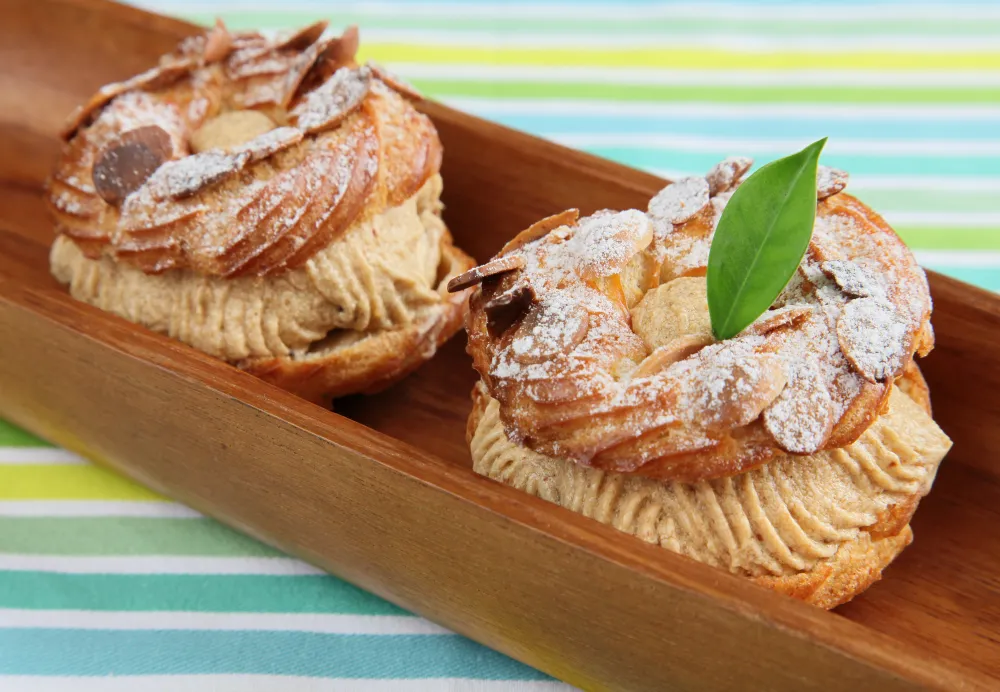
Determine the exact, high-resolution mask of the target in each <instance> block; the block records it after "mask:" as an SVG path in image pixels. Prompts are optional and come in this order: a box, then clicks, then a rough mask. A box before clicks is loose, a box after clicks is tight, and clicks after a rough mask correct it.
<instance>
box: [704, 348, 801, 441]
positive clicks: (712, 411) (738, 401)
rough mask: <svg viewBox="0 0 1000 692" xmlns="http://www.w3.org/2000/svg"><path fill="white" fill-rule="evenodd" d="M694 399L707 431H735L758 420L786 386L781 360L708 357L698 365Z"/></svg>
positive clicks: (768, 355) (754, 356)
mask: <svg viewBox="0 0 1000 692" xmlns="http://www.w3.org/2000/svg"><path fill="white" fill-rule="evenodd" d="M699 374H700V379H699V381H698V383H697V385H696V387H695V389H697V390H699V391H697V392H695V400H696V402H697V404H698V407H697V408H696V409H695V410H700V414H701V415H702V416H703V417H704V424H705V427H706V429H708V430H732V429H733V428H738V427H742V426H744V425H747V424H749V423H750V422H751V421H753V420H755V419H756V418H757V417H758V416H759V415H760V414H761V412H762V411H763V410H764V409H765V408H767V407H768V406H769V405H770V404H771V402H773V401H774V400H775V399H776V398H777V397H778V395H779V394H781V391H782V389H784V387H785V381H786V380H785V372H784V369H783V368H782V366H781V359H780V358H779V357H778V356H776V355H774V354H771V353H749V354H747V355H738V356H736V357H734V358H732V359H731V360H729V359H728V358H726V359H720V360H719V361H717V362H713V361H711V360H709V361H708V362H707V363H705V364H702V365H701V366H700V368H699Z"/></svg>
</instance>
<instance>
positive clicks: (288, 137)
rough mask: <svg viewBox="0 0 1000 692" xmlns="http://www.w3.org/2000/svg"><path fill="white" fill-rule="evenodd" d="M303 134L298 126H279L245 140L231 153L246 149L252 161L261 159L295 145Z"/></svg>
mask: <svg viewBox="0 0 1000 692" xmlns="http://www.w3.org/2000/svg"><path fill="white" fill-rule="evenodd" d="M303 136H304V135H303V134H302V130H299V129H297V128H294V127H278V128H275V129H274V130H271V131H270V132H265V133H264V134H262V135H258V136H257V137H254V138H253V139H251V140H250V141H248V142H244V143H243V144H241V145H239V146H238V147H235V148H233V149H232V150H230V153H232V154H236V153H239V152H244V151H245V152H246V153H248V154H250V162H254V161H261V160H263V159H266V158H267V157H269V156H272V155H274V154H276V153H278V152H279V151H282V150H283V149H288V148H289V147H292V146H295V145H296V144H298V143H299V142H301V141H302V138H303Z"/></svg>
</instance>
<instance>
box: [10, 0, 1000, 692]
mask: <svg viewBox="0 0 1000 692" xmlns="http://www.w3.org/2000/svg"><path fill="white" fill-rule="evenodd" d="M191 30H192V29H191V27H189V26H188V25H186V24H183V23H181V22H176V21H173V20H167V19H163V18H156V17H153V16H151V15H147V14H145V13H143V12H140V11H138V10H133V9H128V8H122V7H120V6H117V5H112V4H110V3H106V2H100V1H98V0H32V1H31V2H24V1H22V0H15V1H14V2H12V3H11V2H8V3H6V4H4V5H3V7H2V8H0V46H2V48H0V51H3V52H2V53H0V59H3V60H4V64H5V65H9V66H11V68H10V69H9V70H7V72H6V74H5V75H4V76H3V77H2V82H0V86H2V87H3V88H2V89H0V93H2V95H0V415H2V416H4V417H9V418H11V419H13V420H15V421H17V422H19V423H20V424H22V425H25V426H26V427H28V428H30V429H32V430H34V431H36V432H38V433H39V434H41V435H43V436H45V437H47V438H49V439H52V440H54V441H56V442H58V443H60V444H62V445H65V446H67V447H69V448H71V449H74V450H76V451H78V452H81V453H83V454H86V455H87V456H90V457H92V458H95V459H97V460H99V461H102V462H104V463H108V464H110V465H112V466H115V467H116V468H119V469H121V470H122V471H124V472H125V473H127V474H129V475H131V476H133V477H135V478H137V479H138V480H139V481H140V482H143V483H146V484H147V485H150V486H151V487H154V488H156V489H158V490H160V491H162V492H165V493H167V494H170V495H172V496H174V497H177V498H179V499H180V500H182V501H184V502H187V503H189V504H191V505H192V506H194V507H196V508H198V509H200V510H202V511H205V512H207V513H209V514H212V515H213V516H216V517H218V518H220V519H221V520H223V521H225V522H227V523H229V524H231V525H233V526H236V527H238V528H240V529H242V530H245V531H247V532H249V533H251V534H253V535H255V536H257V537H259V538H261V539H263V540H265V541H267V542H269V543H272V544H274V545H277V546H279V547H281V548H282V549H284V550H287V551H288V552H290V553H292V554H295V555H299V556H301V557H303V558H305V559H307V560H309V561H311V562H314V563H315V564H318V565H320V566H322V567H324V568H325V569H328V570H330V571H332V572H334V573H336V574H338V575H340V576H342V577H344V578H346V579H348V580H350V581H353V582H354V583H357V584H359V585H360V586H362V587H364V588H367V589H369V590H372V591H374V592H376V593H378V594H380V595H382V596H384V597H386V598H388V599H389V600H391V601H393V602H395V603H398V604H400V605H402V606H403V607H406V608H409V609H411V610H414V611H416V612H419V613H421V614H423V615H425V616H427V617H429V618H430V619H432V620H435V621H437V622H440V623H442V624H444V625H446V626H448V627H451V628H452V629H455V630H457V631H459V632H461V633H463V634H466V635H468V636H471V637H473V638H475V639H477V640H479V641H482V642H484V643H485V644H487V645H489V646H493V647H495V648H497V649H500V650H501V651H504V652H506V653H508V654H510V655H513V656H515V657H516V658H519V659H521V660H523V661H525V662H527V663H529V664H531V665H535V666H537V667H539V668H541V669H543V670H545V671H547V672H549V673H551V674H553V675H556V676H558V677H561V678H563V679H566V680H569V681H570V682H572V683H574V684H576V685H579V686H581V687H584V688H587V689H609V690H610V689H613V690H662V689H677V690H687V689H691V690H704V689H733V690H744V689H774V690H801V689H831V688H845V689H849V688H850V687H855V688H857V689H880V690H883V689H884V690H897V689H899V690H901V689H916V688H920V687H929V688H935V689H941V690H955V689H990V688H995V687H996V686H997V685H998V684H1000V610H998V604H1000V583H998V577H997V575H998V574H1000V535H998V534H997V532H996V530H995V527H996V526H998V525H1000V462H998V461H997V459H996V455H995V453H994V452H993V451H992V450H994V449H996V448H997V447H998V444H1000V439H998V437H1000V394H998V392H1000V381H998V380H1000V357H998V355H997V349H996V347H995V345H996V343H997V341H998V339H1000V305H998V303H1000V301H998V300H997V298H996V297H994V296H993V295H991V294H987V293H985V292H982V291H978V290H976V289H972V288H971V287H968V286H966V285H964V284H961V283H959V282H955V281H952V280H950V279H945V278H943V277H939V276H936V275H934V276H932V288H933V292H934V294H935V302H936V313H935V325H936V328H937V331H938V347H937V350H936V351H935V353H934V354H933V355H932V357H931V358H930V359H929V360H928V361H927V368H926V372H927V376H928V379H929V380H930V382H931V385H932V391H933V394H934V400H935V408H936V415H937V418H938V419H939V420H940V421H941V422H942V424H943V426H944V427H945V429H946V430H947V431H948V432H949V434H951V435H952V437H953V438H954V439H955V441H956V445H955V449H954V451H953V452H952V454H951V455H950V456H949V458H948V459H947V460H946V462H945V464H944V466H943V467H942V470H941V473H940V476H939V478H938V481H937V484H936V486H935V490H934V492H933V493H932V494H931V496H930V497H929V498H927V500H925V501H924V502H923V503H922V505H921V507H920V509H919V511H918V512H917V516H916V520H915V524H914V528H915V531H916V535H917V538H916V542H915V544H914V546H913V547H911V548H910V549H908V550H907V551H906V552H904V554H903V556H902V557H901V558H900V559H899V560H898V561H897V562H896V563H895V564H894V565H893V566H892V567H891V568H890V569H889V570H888V571H887V573H886V576H885V579H884V580H883V581H882V582H880V583H879V584H877V585H876V586H875V587H873V588H872V589H871V590H870V591H868V592H867V593H866V594H864V595H863V596H862V597H860V598H859V599H857V600H856V601H854V602H853V603H851V604H850V605H848V606H846V607H844V608H841V609H840V611H839V612H838V613H834V614H830V613H824V612H821V611H818V610H815V609H813V608H810V607H808V606H804V605H802V604H800V603H797V602H794V601H791V600H788V599H785V598H782V597H780V596H777V595H776V594H772V593H770V592H767V591H764V590H762V589H759V588H757V587H755V586H753V585H752V584H749V583H746V582H744V581H741V580H739V579H736V578H733V577H730V576H729V575H727V574H723V573H720V572H718V571H716V570H713V569H710V568H708V567H705V566H703V565H699V564H696V563H693V562H690V561H688V560H686V559H684V558H681V557H679V556H676V555H673V554H671V553H669V552H667V551H663V550H661V549H657V548H654V547H651V546H647V545H645V544H643V543H641V542H639V541H634V540H630V539H626V538H625V537H623V536H622V535H620V534H618V533H616V532H615V531H613V530H612V529H610V528H608V527H605V526H602V525H599V524H597V523H595V522H591V521H589V520H587V519H585V518H583V517H580V516H578V515H576V514H572V513H569V512H566V511H564V510H561V509H559V508H557V507H554V506H551V505H548V504H546V503H543V502H541V501H539V500H537V499H535V498H531V497H526V496H524V495H522V494H520V493H517V492H516V491H514V490H512V489H510V488H507V487H504V486H500V485H498V484H494V483H491V482H489V481H486V480H484V479H482V478H479V477H477V476H475V475H474V474H473V473H472V472H471V471H470V470H469V468H468V465H469V458H468V452H467V449H466V447H465V443H464V425H465V416H466V414H467V412H468V408H469V399H468V396H469V389H470V387H471V383H472V382H473V380H474V376H473V374H472V371H471V368H470V367H469V362H468V359H467V357H466V356H465V354H464V352H463V350H462V343H461V340H460V339H459V340H456V341H454V342H452V343H451V344H449V346H448V347H447V348H445V349H443V350H442V351H441V352H440V353H439V354H438V356H437V357H436V358H435V359H434V360H433V361H432V362H431V363H429V364H428V365H427V366H425V367H424V368H422V369H421V370H420V371H418V372H417V373H416V374H415V375H413V376H411V377H410V378H408V379H407V380H405V381H404V382H403V383H401V384H400V385H398V386H397V387H394V388H393V389H392V390H390V391H388V392H386V393H384V394H381V395H378V396H375V397H352V398H349V399H346V400H342V401H339V402H338V403H337V408H338V412H339V414H340V415H338V414H334V413H331V412H329V411H324V410H323V409H321V408H319V407H316V406H313V405H310V404H307V403H305V402H303V401H300V400H298V399H296V398H294V397H292V396H291V395H289V394H287V393H285V392H282V391H279V390H276V389H274V388H272V387H269V386H267V385H264V384H262V383H260V382H259V381H257V380H254V379H253V378H251V377H249V376H248V375H246V374H245V373H242V372H239V371H237V370H236V369H234V368H231V367H229V366H226V365H225V364H223V363H220V362H218V361H215V360H213V359H211V358H208V357H206V356H204V355H202V354H200V353H197V352H195V351H193V350H191V349H189V348H187V347H185V346H183V345H181V344H179V343H176V342H173V341H171V340H169V339H166V338H163V337H160V336H158V335H155V334H151V333H149V332H147V331H145V330H143V329H141V328H138V327H136V326H134V325H131V324H128V323H126V322H124V321H122V320H119V319H117V318H115V317H113V316H110V315H107V314H104V313H101V312H99V311H97V310H95V309H93V308H90V307H88V306H86V305H81V304H78V303H76V302H74V301H72V300H71V299H70V298H69V297H68V296H67V295H66V294H65V292H64V291H63V290H62V289H61V288H60V287H59V286H57V285H56V284H55V282H54V281H53V280H52V279H51V278H50V277H49V275H48V271H47V245H48V243H49V242H50V239H51V229H50V225H49V221H48V219H47V218H46V216H45V214H44V210H43V207H42V204H41V201H40V197H39V195H40V186H41V183H42V180H43V179H44V175H45V173H46V171H47V169H48V165H49V163H50V161H51V159H52V157H53V156H54V154H55V153H56V151H57V147H58V143H57V142H56V140H55V137H54V132H55V129H56V128H57V127H58V125H59V123H60V122H61V117H55V115H53V114H54V113H62V112H64V111H67V110H68V109H69V107H71V105H72V104H74V103H76V102H78V101H81V100H83V99H85V98H86V97H87V96H88V95H89V94H90V92H91V91H92V90H93V89H95V88H96V87H98V86H99V85H100V84H103V83H104V82H107V81H110V80H113V79H118V78H121V77H125V76H128V75H129V74H131V73H133V72H136V71H139V70H141V69H143V68H145V67H147V66H149V65H151V64H152V63H153V62H155V59H156V56H157V55H158V54H159V53H160V52H162V51H163V50H165V49H167V48H169V47H170V45H172V43H173V42H174V41H175V40H176V39H177V38H179V37H180V36H183V35H185V34H186V33H188V32H190V31H191ZM27 97H30V98H31V100H32V101H31V102H32V104H33V105H32V108H30V109H27V108H25V107H24V106H23V104H22V103H21V101H20V100H19V99H20V98H27ZM426 110H427V112H428V113H430V114H431V116H432V117H433V118H434V119H435V122H436V123H437V125H438V128H439V130H440V131H441V134H442V138H443V139H444V142H445V146H446V156H445V171H444V174H445V178H446V192H445V202H446V205H447V211H446V214H447V220H448V221H449V224H450V225H451V226H452V228H453V229H454V231H455V233H456V235H457V237H458V240H459V242H460V244H462V245H463V246H465V247H467V248H469V249H470V250H471V251H473V252H474V253H476V254H477V255H478V256H480V257H486V256H488V255H489V254H491V253H492V252H493V251H495V250H496V249H497V248H498V247H499V246H500V245H501V244H502V243H503V242H504V240H505V239H506V238H508V237H510V236H511V235H513V234H514V233H515V232H517V231H518V230H520V229H521V228H523V227H525V226H527V225H528V224H529V223H530V222H532V221H533V220H535V219H537V218H538V217H540V216H544V215H546V214H549V213H552V212H554V211H559V210H561V209H563V208H566V207H569V206H582V207H583V209H584V210H585V211H589V210H592V209H595V208H599V207H605V206H606V207H613V208H624V207H630V206H644V205H645V202H646V200H647V199H648V198H649V196H650V194H652V192H654V191H655V190H657V189H658V188H659V186H660V185H661V184H662V182H661V181H659V180H657V179H655V178H653V177H652V176H649V175H646V174H643V173H639V172H637V171H631V170H629V169H626V168H623V167H621V166H618V165H616V164H613V163H610V162H605V161H600V160H598V159H594V158H593V157H590V156H587V155H585V154H579V153H574V152H568V151H567V150H565V149H562V148H560V147H558V146H556V145H552V144H547V143H542V142H539V141H538V140H535V139H534V138H531V137H528V136H527V135H523V134H520V133H513V132H511V131H510V130H507V129H506V128H502V127H500V126H497V125H492V124H489V123H484V122H482V121H479V120H477V119H475V118H471V117H470V116H466V115H462V114H458V113H455V112H454V111H451V110H449V109H447V108H445V107H443V106H440V105H437V104H427V105H426ZM36 113H37V114H39V115H37V117H36V116H35V114H36Z"/></svg>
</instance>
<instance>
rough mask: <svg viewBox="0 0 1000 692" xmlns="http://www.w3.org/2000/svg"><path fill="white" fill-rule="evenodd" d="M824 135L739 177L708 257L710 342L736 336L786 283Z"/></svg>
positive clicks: (812, 213)
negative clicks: (752, 172) (742, 177)
mask: <svg viewBox="0 0 1000 692" xmlns="http://www.w3.org/2000/svg"><path fill="white" fill-rule="evenodd" d="M824 144H826V137H824V138H823V139H821V140H819V141H818V142H813V143H812V144H810V145H809V146H807V147H806V148H805V149H803V150H802V151H800V152H798V153H797V154H792V155H791V156H786V157H785V158H783V159H778V160H777V161H772V162H771V163H769V164H767V165H766V166H762V167H761V168H760V170H758V171H757V172H756V173H754V174H753V175H751V176H750V177H749V178H747V179H746V180H745V181H743V183H742V184H741V185H740V186H739V187H738V188H737V189H736V192H735V193H733V196H732V198H731V199H730V200H729V203H728V204H727V205H726V208H725V210H724V211H723V212H722V218H721V219H719V225H718V227H717V228H716V230H715V237H714V238H713V239H712V247H711V249H710V250H709V254H708V277H707V280H708V312H709V315H710V316H711V318H712V333H713V334H714V335H715V338H716V339H719V340H720V341H721V340H722V339H728V338H730V337H733V336H736V335H737V334H739V333H740V332H741V331H743V330H744V329H745V328H746V327H747V326H748V325H750V324H751V323H752V322H753V321H754V320H756V319H757V318H758V317H760V316H761V315H762V314H763V313H764V311H765V310H767V309H768V308H769V307H771V304H772V303H774V300H775V298H777V297H778V294H780V293H781V291H782V290H784V288H785V286H786V285H788V280H789V279H791V278H792V274H794V273H795V270H796V268H797V267H798V266H799V262H801V261H802V256H803V255H804V254H805V252H806V248H808V247H809V239H810V238H811V237H812V232H813V224H815V222H816V168H817V166H818V165H819V155H820V152H821V151H823V145H824Z"/></svg>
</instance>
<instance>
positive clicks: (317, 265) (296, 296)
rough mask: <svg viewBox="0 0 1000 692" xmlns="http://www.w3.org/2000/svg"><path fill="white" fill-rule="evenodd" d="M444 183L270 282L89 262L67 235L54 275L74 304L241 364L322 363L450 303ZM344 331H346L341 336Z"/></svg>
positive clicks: (57, 250) (54, 260) (54, 255)
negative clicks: (333, 352)
mask: <svg viewBox="0 0 1000 692" xmlns="http://www.w3.org/2000/svg"><path fill="white" fill-rule="evenodd" d="M440 195H441V178H440V176H434V177H432V178H431V179H430V180H428V181H427V183H425V184H424V186H423V187H422V188H421V189H420V190H419V191H418V192H417V194H416V195H414V196H413V197H411V198H410V199H408V200H407V201H405V202H404V203H403V204H400V205H399V206H397V207H393V208H391V209H388V210H386V211H385V212H383V213H382V214H379V215H378V216H375V217H373V218H370V219H366V220H363V221H361V222H359V223H356V224H354V225H352V226H351V227H350V228H348V229H347V231H346V232H345V233H344V234H343V235H342V236H340V237H338V238H337V239H335V240H334V241H333V242H332V243H330V244H329V245H328V246H327V247H325V248H323V249H322V250H320V251H319V252H318V253H316V255H314V256H313V257H312V258H311V259H310V260H309V261H307V262H306V263H305V264H304V265H303V266H301V267H299V268H297V269H293V270H290V271H287V272H284V273H281V274H276V275H273V276H267V277H236V278H228V279H226V278H220V277H215V276H206V275H202V274H198V273H195V272H192V271H190V270H176V271H168V272H165V273H163V274H146V273H144V272H142V271H141V270H139V269H137V268H135V267H133V266H131V265H129V264H126V263H124V262H118V261H115V260H114V259H112V258H110V257H102V258H100V259H96V260H92V259H88V258H86V257H85V256H84V255H83V253H82V252H81V251H80V249H79V248H78V247H77V246H76V244H75V243H74V242H73V241H72V240H70V239H69V238H66V237H65V236H60V237H59V238H57V239H56V241H55V243H54V244H53V246H52V252H51V256H50V261H51V267H52V273H53V274H54V275H55V277H56V278H57V279H58V280H59V281H60V282H62V283H64V284H67V285H68V286H69V289H70V293H71V294H72V295H73V297H74V298H76V299H78V300H82V301H84V302H87V303H90V304H92V305H95V306H97V307H99V308H101V309H102V310H105V311H108V312H112V313H114V314H117V315H119V316H121V317H123V318H125V319H127V320H130V321H132V322H136V323H139V324H142V325H145V326H146V327H149V328H150V329H153V330H155V331H158V332H161V333H163V334H166V335H168V336H171V337H173V338H176V339H179V340H180V341H183V342H185V343H187V344H189V345H191V346H193V347H194V348H197V349H199V350H201V351H204V352H206V353H208V354H210V355H213V356H216V357H219V358H223V359H225V360H228V361H232V362H239V361H242V360H246V359H250V358H266V357H293V358H303V359H306V358H310V357H315V356H316V355H317V354H318V353H319V352H320V351H322V350H324V349H327V348H331V347H333V346H336V345H337V344H340V343H351V342H354V341H357V340H358V339H360V338H364V337H365V336H367V335H370V334H372V333H375V332H378V331H383V330H392V329H398V328H402V327H405V326H408V325H412V324H414V323H417V324H420V323H422V322H424V321H426V320H427V318H428V316H429V314H430V313H433V312H434V311H435V310H436V309H437V308H438V307H439V306H440V304H441V302H442V300H443V298H442V294H441V293H440V291H439V290H438V284H439V283H440V279H441V277H440V276H439V275H438V274H439V267H440V266H441V264H442V257H441V241H442V238H443V236H444V234H445V232H446V231H445V227H444V224H443V222H442V221H441V219H440V216H439V211H440V201H439V199H440ZM341 330H343V331H341Z"/></svg>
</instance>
